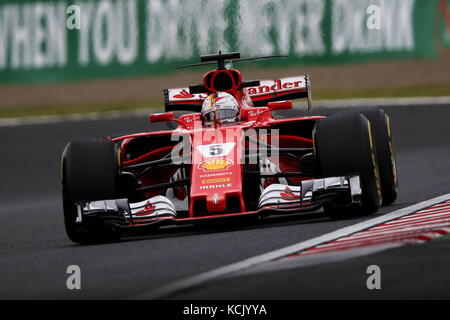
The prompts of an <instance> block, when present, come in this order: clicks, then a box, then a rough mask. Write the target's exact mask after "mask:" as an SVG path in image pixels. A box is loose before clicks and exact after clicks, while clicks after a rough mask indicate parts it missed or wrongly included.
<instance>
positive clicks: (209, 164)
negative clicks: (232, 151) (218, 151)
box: [198, 159, 233, 171]
mask: <svg viewBox="0 0 450 320" xmlns="http://www.w3.org/2000/svg"><path fill="white" fill-rule="evenodd" d="M232 164H233V161H231V160H228V159H211V160H206V161H203V162H202V163H201V164H200V165H199V166H198V167H199V168H201V169H203V170H204V171H215V170H226V169H228V167H229V166H231V165H232Z"/></svg>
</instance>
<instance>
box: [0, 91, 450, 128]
mask: <svg viewBox="0 0 450 320" xmlns="http://www.w3.org/2000/svg"><path fill="white" fill-rule="evenodd" d="M442 104H450V97H417V98H373V99H340V100H318V101H315V102H314V103H313V105H314V107H318V108H344V107H345V108H361V107H383V106H406V105H442ZM161 108H162V107H161ZM161 110H162V109H161ZM161 110H160V111H158V110H156V109H137V110H129V111H108V112H90V113H77V114H67V115H48V116H31V117H18V118H0V127H11V126H21V125H36V124H51V123H60V122H70V121H85V120H114V119H121V118H124V117H130V116H146V115H148V114H150V113H154V112H162V111H161ZM313 110H314V109H313Z"/></svg>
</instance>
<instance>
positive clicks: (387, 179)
mask: <svg viewBox="0 0 450 320" xmlns="http://www.w3.org/2000/svg"><path fill="white" fill-rule="evenodd" d="M201 60H202V63H201V64H212V63H214V64H215V63H217V64H218V68H217V69H216V70H213V71H210V72H207V73H206V74H205V75H204V77H203V83H202V84H200V85H193V86H189V87H188V88H178V89H167V90H164V98H165V108H166V112H165V113H160V114H153V115H151V116H150V120H151V122H154V123H155V122H167V124H171V126H170V125H167V128H168V129H165V130H160V131H152V132H146V133H137V134H132V135H127V136H122V137H116V138H105V139H92V140H80V141H74V142H71V143H69V144H68V145H67V146H66V148H65V149H64V152H63V155H62V185H63V205H64V218H65V225H66V231H67V234H68V236H69V238H70V239H71V240H73V241H74V242H80V243H83V242H91V241H107V240H114V239H117V238H119V237H120V236H121V234H122V231H123V230H126V229H133V228H134V229H141V230H142V229H143V230H145V229H146V228H149V227H155V226H156V227H157V226H160V225H167V224H184V223H189V224H191V223H196V222H199V221H202V222H204V221H211V220H216V219H224V218H230V217H251V216H258V217H259V216H267V215H272V214H293V213H298V212H311V211H314V210H317V209H319V208H321V207H323V208H324V209H325V211H326V212H328V213H330V214H332V215H339V214H342V213H344V212H345V213H347V212H353V213H355V214H359V213H360V214H366V213H371V212H375V211H377V210H378V208H379V207H380V206H381V205H382V203H383V204H385V205H386V204H390V203H392V202H394V201H395V199H396V196H397V178H396V167H395V159H394V152H393V145H392V139H391V134H390V123H389V117H388V116H387V115H386V114H385V113H384V111H383V110H381V109H370V110H367V111H364V112H362V113H361V112H342V113H339V114H335V115H332V116H329V117H323V116H312V115H310V111H311V89H310V82H309V78H308V76H298V77H290V78H283V79H278V80H261V81H244V80H243V78H242V75H241V73H240V72H239V71H238V70H235V69H231V68H226V67H225V65H226V64H227V63H229V62H232V61H239V60H246V59H240V55H239V53H226V54H221V53H219V54H218V55H208V56H202V57H201ZM201 64H199V65H201ZM295 98H306V99H307V107H306V108H305V115H304V116H301V117H294V118H277V117H276V116H275V112H274V111H277V110H282V109H291V108H292V101H290V100H287V99H295ZM177 110H188V111H191V113H185V114H184V115H181V116H179V118H177V119H176V118H175V117H174V113H173V111H177Z"/></svg>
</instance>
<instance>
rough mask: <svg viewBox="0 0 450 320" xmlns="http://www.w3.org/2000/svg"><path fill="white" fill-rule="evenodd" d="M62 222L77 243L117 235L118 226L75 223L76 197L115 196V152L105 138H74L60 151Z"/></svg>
mask: <svg viewBox="0 0 450 320" xmlns="http://www.w3.org/2000/svg"><path fill="white" fill-rule="evenodd" d="M61 162H62V188H63V192H62V193H63V209H64V224H65V227H66V233H67V235H68V237H69V238H70V239H71V240H72V241H73V242H77V243H90V242H105V241H114V240H118V239H120V236H121V232H120V230H117V229H114V228H113V227H109V226H104V225H88V224H86V223H85V222H82V223H77V222H76V219H77V207H76V205H75V204H76V202H78V201H95V200H108V199H115V198H116V197H117V179H118V171H119V168H118V153H117V149H116V147H115V144H114V143H113V142H112V141H110V140H106V139H92V140H79V141H74V142H71V143H69V144H67V146H66V147H65V149H64V151H63V155H62V161H61Z"/></svg>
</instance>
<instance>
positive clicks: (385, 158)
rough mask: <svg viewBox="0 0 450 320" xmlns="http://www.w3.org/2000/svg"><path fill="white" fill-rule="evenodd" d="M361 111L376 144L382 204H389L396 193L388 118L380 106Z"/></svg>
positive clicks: (395, 197)
mask: <svg viewBox="0 0 450 320" xmlns="http://www.w3.org/2000/svg"><path fill="white" fill-rule="evenodd" d="M361 113H362V114H363V115H364V116H365V117H366V118H367V119H368V120H369V121H370V125H371V128H372V136H373V140H374V142H375V145H376V146H377V150H376V151H377V160H378V170H379V172H380V183H381V194H382V196H383V205H389V204H391V203H393V202H394V201H395V200H396V199H397V194H398V180H397V167H396V164H395V153H394V144H393V141H392V132H391V123H390V119H389V116H388V115H387V114H386V113H385V112H384V110H383V109H381V108H376V109H370V110H363V111H361Z"/></svg>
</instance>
